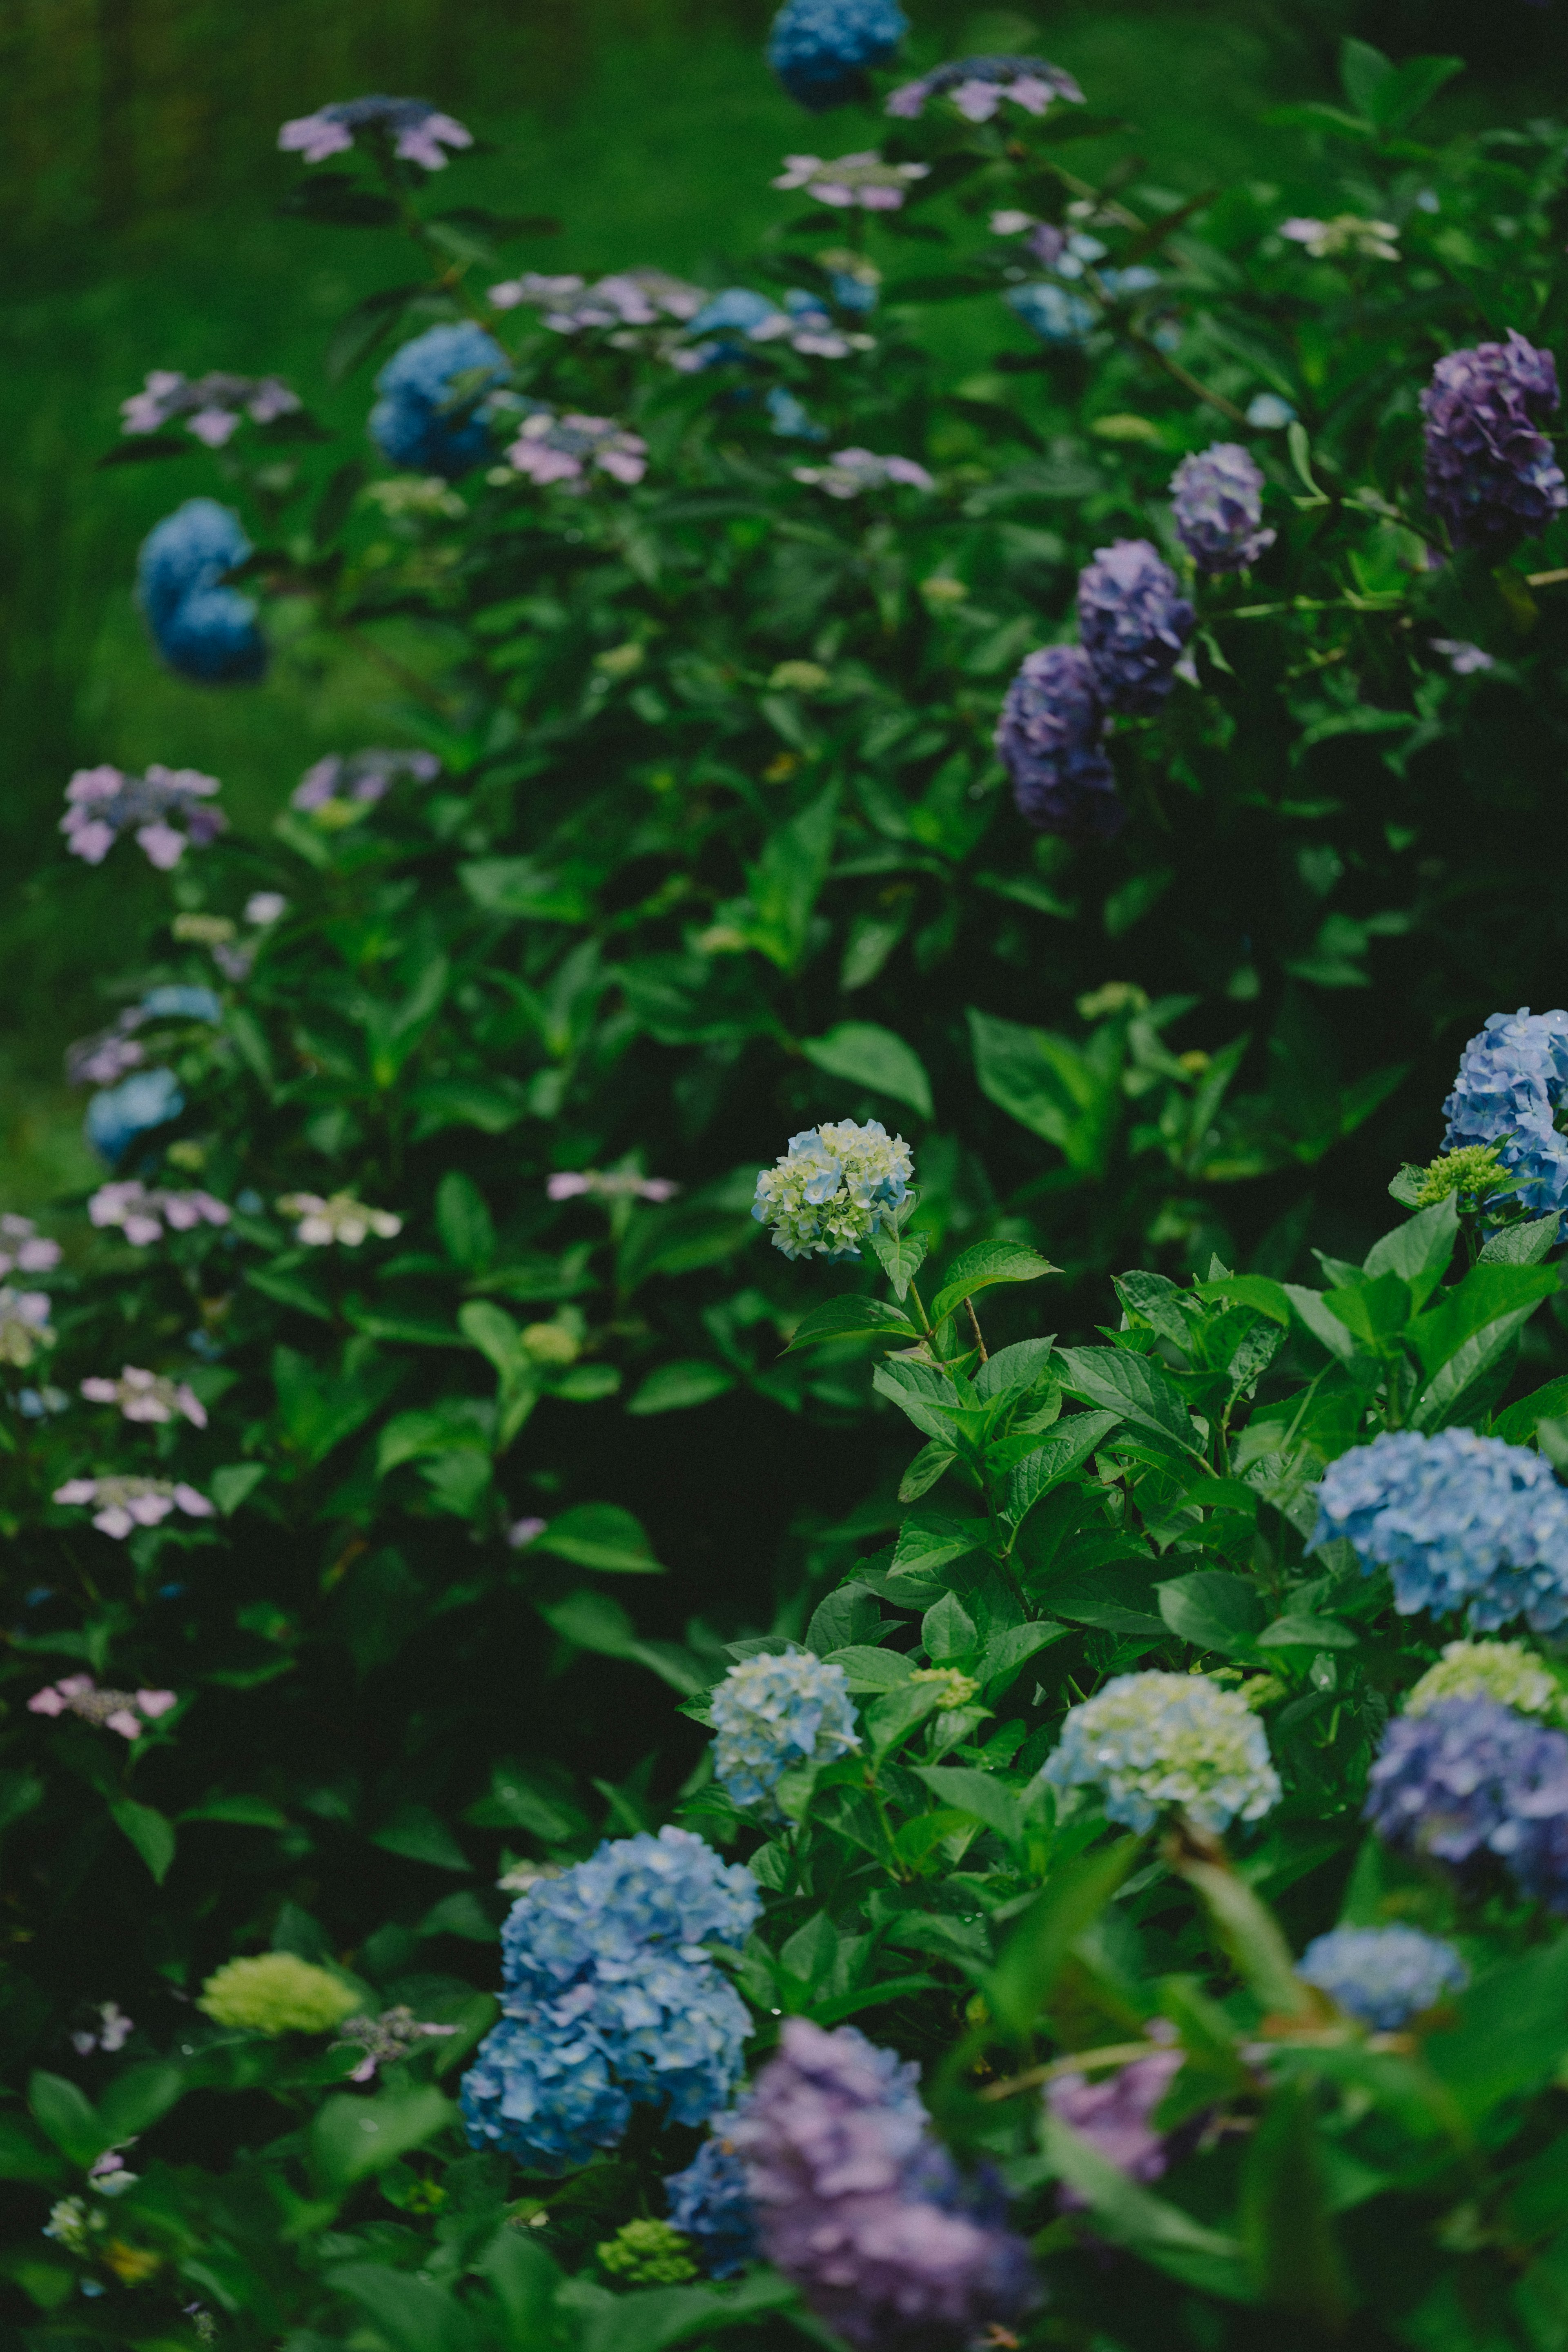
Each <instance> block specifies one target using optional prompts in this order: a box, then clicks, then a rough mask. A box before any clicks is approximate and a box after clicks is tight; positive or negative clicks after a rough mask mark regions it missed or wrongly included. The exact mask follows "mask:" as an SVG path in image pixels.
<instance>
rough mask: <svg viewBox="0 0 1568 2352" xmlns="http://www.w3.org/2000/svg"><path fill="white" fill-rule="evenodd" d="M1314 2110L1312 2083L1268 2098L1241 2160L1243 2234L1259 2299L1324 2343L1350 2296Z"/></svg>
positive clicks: (1286, 2086)
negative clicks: (1305, 2325) (1308, 2328)
mask: <svg viewBox="0 0 1568 2352" xmlns="http://www.w3.org/2000/svg"><path fill="white" fill-rule="evenodd" d="M1317 2105H1318V2101H1317V2097H1316V2095H1315V2092H1314V2088H1313V2086H1312V2085H1311V2084H1310V2083H1281V2084H1277V2085H1276V2087H1275V2088H1274V2090H1273V2091H1272V2092H1271V2093H1270V2095H1269V2097H1268V2101H1267V2103H1266V2104H1265V2106H1264V2109H1263V2113H1262V2115H1261V2116H1259V2118H1258V2125H1257V2128H1256V2130H1255V2131H1254V2132H1253V2134H1252V2137H1251V2138H1250V2139H1249V2140H1248V2142H1247V2153H1246V2156H1245V2158H1243V2162H1242V2173H1241V2234H1242V2242H1243V2244H1244V2245H1245V2246H1246V2248H1247V2263H1248V2267H1249V2268H1250V2270H1251V2272H1252V2274H1253V2277H1254V2279H1255V2280H1256V2282H1257V2285H1258V2293H1259V2294H1260V2296H1261V2297H1262V2299H1263V2301H1264V2302H1265V2303H1266V2304H1267V2305H1268V2307H1269V2309H1270V2310H1271V2311H1279V2312H1281V2313H1289V2314H1290V2315H1293V2316H1294V2317H1296V2318H1297V2319H1300V2320H1304V2321H1306V2322H1307V2323H1308V2324H1309V2325H1310V2326H1311V2328H1312V2329H1313V2331H1314V2333H1316V2331H1318V2330H1321V2337H1320V2339H1319V2340H1320V2341H1322V2340H1330V2339H1331V2338H1332V2337H1334V2336H1337V2335H1338V2334H1339V2332H1340V2329H1341V2328H1342V2326H1343V2324H1344V2321H1345V2319H1346V2317H1347V2315H1348V2314H1349V2311H1350V2308H1351V2304H1352V2299H1353V2298H1352V2293H1351V2287H1350V2282H1349V2280H1348V2278H1347V2276H1346V2273H1345V2267H1344V2263H1343V2261H1342V2258H1341V2254H1340V2251H1339V2247H1338V2245H1337V2243H1336V2242H1335V2238H1334V2227H1333V2221H1332V2217H1331V2211H1330V2201H1329V2189H1328V2178H1327V2168H1326V2165H1325V2162H1324V2158H1323V2154H1322V2142H1321V2138H1320V2136H1319V2132H1318V2121H1317Z"/></svg>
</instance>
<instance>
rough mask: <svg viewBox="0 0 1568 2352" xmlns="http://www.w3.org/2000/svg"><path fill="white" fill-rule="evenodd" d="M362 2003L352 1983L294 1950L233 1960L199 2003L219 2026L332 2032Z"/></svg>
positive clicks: (209, 1984)
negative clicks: (320, 1967) (347, 1983)
mask: <svg viewBox="0 0 1568 2352" xmlns="http://www.w3.org/2000/svg"><path fill="white" fill-rule="evenodd" d="M359 2006H360V1997H359V1995H358V1993H356V1992H355V1991H354V1990H353V1986H352V1985H346V1984H344V1982H343V1980H342V1978H341V1977H335V1976H333V1975H332V1974H331V1970H330V1969H318V1968H315V1967H313V1966H312V1964H311V1963H310V1961H309V1960H302V1959H300V1958H298V1956H297V1955H296V1954H295V1953H293V1952H258V1954H257V1955H256V1957H255V1958H254V1959H246V1960H230V1961H229V1963H228V1965H227V1966H226V1968H221V1969H218V1970H217V1971H216V1974H215V1975H213V1976H210V1977H208V1979H207V1980H206V1982H205V1985H203V1987H202V1990H201V1997H200V1999H199V2000H197V2002H196V2007H197V2008H198V2009H201V2010H205V2011H206V2013H207V2015H208V2016H209V2017H210V2018H211V2019H212V2020H213V2021H214V2023H215V2024H216V2025H230V2026H233V2027H235V2028H236V2029H237V2031H238V2032H242V2033H329V2032H331V2029H332V2027H333V2026H335V2025H341V2024H342V2021H343V2020H344V2018H345V2017H350V2016H352V2015H353V2011H355V2010H356V2009H358V2008H359Z"/></svg>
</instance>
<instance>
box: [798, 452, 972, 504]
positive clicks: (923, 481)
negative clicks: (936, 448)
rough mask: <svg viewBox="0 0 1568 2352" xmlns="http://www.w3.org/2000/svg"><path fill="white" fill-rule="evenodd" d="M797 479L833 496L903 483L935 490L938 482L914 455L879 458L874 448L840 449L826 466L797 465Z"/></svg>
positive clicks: (847, 496)
mask: <svg viewBox="0 0 1568 2352" xmlns="http://www.w3.org/2000/svg"><path fill="white" fill-rule="evenodd" d="M790 470H791V472H792V473H793V474H794V476H795V480H796V481H797V482H809V483H812V484H814V485H815V486H816V488H818V489H822V490H826V493H827V495H828V497H829V498H830V499H858V497H859V496H860V494H861V492H862V491H863V490H885V489H887V488H889V486H890V485H895V484H896V485H900V486H902V487H903V488H909V489H912V490H934V489H935V488H936V484H935V483H934V482H933V481H932V479H931V476H930V475H929V474H928V473H927V471H926V469H925V467H923V466H921V465H920V464H918V463H917V462H916V460H915V459H914V458H913V457H878V455H877V454H876V452H875V450H872V449H839V450H837V451H836V452H835V454H834V455H833V456H832V457H830V458H829V459H828V461H827V463H826V466H794V467H791V469H790Z"/></svg>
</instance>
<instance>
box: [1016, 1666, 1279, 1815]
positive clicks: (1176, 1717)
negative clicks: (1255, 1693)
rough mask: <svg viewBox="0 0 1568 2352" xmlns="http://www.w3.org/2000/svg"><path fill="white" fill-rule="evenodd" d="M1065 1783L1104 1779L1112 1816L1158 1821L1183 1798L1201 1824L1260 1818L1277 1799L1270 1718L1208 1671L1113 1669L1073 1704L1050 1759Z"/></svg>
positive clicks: (1098, 1785)
mask: <svg viewBox="0 0 1568 2352" xmlns="http://www.w3.org/2000/svg"><path fill="white" fill-rule="evenodd" d="M1045 1777H1046V1779H1047V1780H1048V1781H1050V1782H1051V1784H1052V1786H1053V1787H1055V1788H1058V1789H1071V1788H1078V1787H1089V1788H1094V1789H1099V1790H1100V1791H1101V1793H1102V1795H1103V1797H1104V1800H1105V1810H1106V1811H1107V1813H1108V1814H1109V1815H1110V1819H1111V1820H1112V1821H1113V1822H1126V1824H1127V1826H1128V1827H1129V1829H1133V1830H1139V1831H1142V1830H1148V1829H1152V1828H1153V1826H1154V1823H1155V1822H1157V1821H1158V1820H1159V1818H1160V1815H1161V1813H1162V1812H1163V1811H1164V1810H1165V1809H1166V1808H1167V1807H1168V1806H1171V1805H1180V1806H1181V1807H1182V1808H1183V1809H1184V1811H1186V1812H1187V1813H1188V1814H1189V1815H1190V1816H1191V1817H1192V1819H1193V1821H1194V1822H1196V1824H1197V1825H1198V1827H1199V1828H1200V1829H1205V1830H1209V1831H1214V1832H1218V1831H1220V1830H1225V1829H1228V1828H1229V1826H1230V1824H1231V1822H1233V1821H1237V1820H1240V1821H1244V1822H1255V1821H1257V1820H1258V1819H1259V1817H1260V1816H1261V1815H1262V1814H1264V1813H1266V1812H1268V1811H1270V1809H1271V1808H1272V1807H1273V1806H1275V1805H1277V1804H1278V1803H1279V1798H1280V1794H1281V1790H1280V1786H1279V1774H1278V1773H1277V1772H1276V1771H1275V1769H1274V1767H1273V1765H1272V1764H1271V1763H1270V1762H1269V1760H1268V1740H1267V1739H1266V1738H1265V1737H1264V1732H1263V1726H1262V1725H1261V1724H1260V1723H1259V1721H1258V1717H1256V1716H1255V1715H1254V1714H1253V1713H1252V1710H1251V1709H1250V1707H1249V1706H1247V1701H1246V1700H1245V1699H1244V1698H1243V1697H1241V1696H1240V1695H1239V1693H1237V1692H1236V1691H1230V1690H1226V1689H1224V1688H1223V1687H1222V1686H1221V1685H1219V1684H1218V1683H1214V1682H1210V1681H1209V1679H1208V1677H1207V1676H1206V1675H1167V1674H1147V1675H1113V1676H1112V1678H1111V1680H1110V1682H1108V1683H1107V1684H1106V1685H1105V1687H1104V1689H1103V1690H1101V1691H1097V1692H1096V1694H1095V1696H1094V1697H1093V1698H1089V1699H1085V1700H1084V1701H1083V1702H1082V1704H1081V1705H1080V1706H1075V1707H1073V1708H1071V1709H1070V1710H1069V1712H1068V1717H1067V1720H1066V1722H1065V1723H1064V1724H1063V1726H1062V1736H1061V1744H1060V1746H1059V1747H1058V1748H1057V1749H1056V1750H1055V1752H1054V1753H1053V1754H1052V1755H1050V1756H1048V1757H1047V1759H1046V1763H1045Z"/></svg>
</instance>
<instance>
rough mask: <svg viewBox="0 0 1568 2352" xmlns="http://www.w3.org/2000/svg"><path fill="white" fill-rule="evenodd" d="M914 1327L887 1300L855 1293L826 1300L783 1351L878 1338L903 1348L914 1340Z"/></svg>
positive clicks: (801, 1322)
mask: <svg viewBox="0 0 1568 2352" xmlns="http://www.w3.org/2000/svg"><path fill="white" fill-rule="evenodd" d="M917 1336H918V1334H917V1333H916V1330H915V1327H914V1325H913V1324H912V1323H911V1322H910V1318H909V1317H908V1316H907V1315H906V1314H905V1313H904V1311H903V1309H902V1308H901V1307H895V1306H894V1305H893V1303H892V1301H891V1300H890V1299H887V1298H866V1297H862V1296H861V1295H860V1294H859V1293H858V1291H857V1292H851V1293H850V1294H849V1295H848V1296H847V1297H841V1298H825V1299H824V1300H823V1302H822V1304H821V1306H820V1307H813V1308H812V1309H811V1311H810V1313H809V1314H808V1315H805V1316H804V1317H803V1318H801V1320H800V1322H799V1323H797V1324H796V1326H795V1334H794V1337H793V1338H792V1339H791V1340H790V1343H789V1346H788V1347H787V1348H786V1349H784V1353H785V1355H786V1356H787V1355H789V1354H790V1353H791V1352H792V1351H793V1350H794V1349H796V1348H813V1347H820V1346H821V1345H822V1344H823V1342H824V1341H826V1340H829V1339H887V1338H889V1337H893V1338H896V1339H899V1340H900V1342H901V1344H902V1345H903V1346H904V1347H906V1348H907V1347H909V1346H910V1344H911V1343H912V1342H913V1341H914V1339H916V1338H917Z"/></svg>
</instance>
